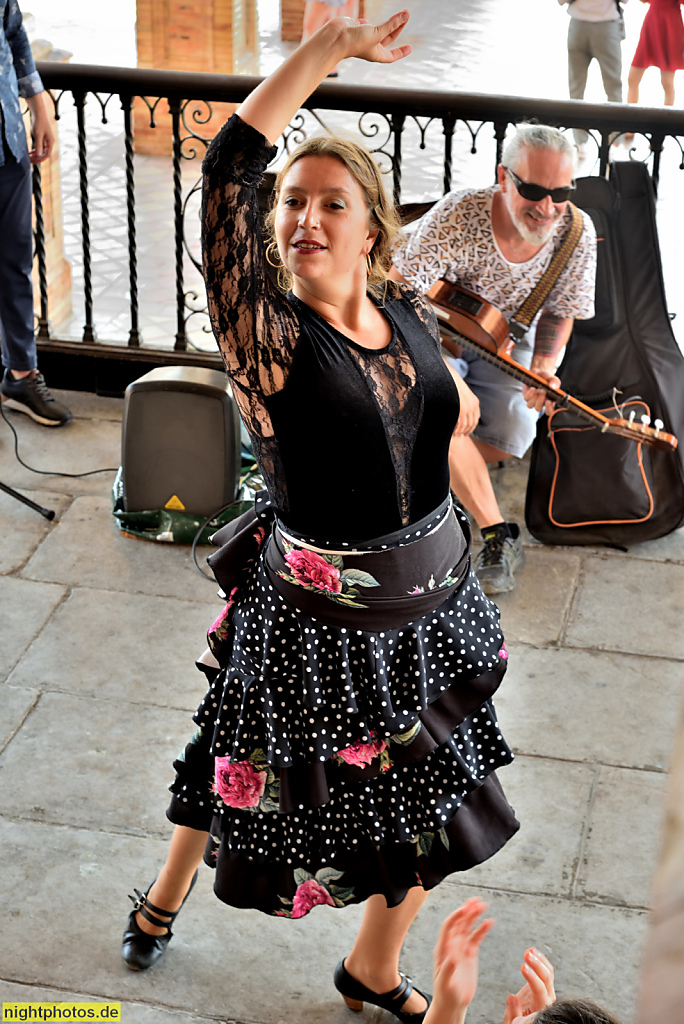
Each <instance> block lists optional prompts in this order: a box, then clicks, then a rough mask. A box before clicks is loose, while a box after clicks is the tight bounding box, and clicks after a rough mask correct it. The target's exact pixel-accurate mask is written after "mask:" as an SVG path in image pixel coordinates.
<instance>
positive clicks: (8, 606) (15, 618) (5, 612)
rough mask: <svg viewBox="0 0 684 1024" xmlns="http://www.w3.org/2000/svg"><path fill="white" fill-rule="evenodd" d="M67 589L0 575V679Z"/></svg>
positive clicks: (38, 630)
mask: <svg viewBox="0 0 684 1024" xmlns="http://www.w3.org/2000/svg"><path fill="white" fill-rule="evenodd" d="M66 593H67V590H66V587H60V586H55V585H54V584H52V583H34V582H32V581H31V580H22V579H17V578H16V577H14V576H0V609H1V612H0V621H1V622H2V629H0V680H1V679H5V678H6V677H7V675H8V674H9V672H10V671H11V669H12V668H14V665H15V664H16V662H17V661H18V660H19V658H20V657H21V655H22V654H23V653H24V651H25V650H26V648H27V647H28V645H29V644H30V643H31V641H32V640H33V639H34V637H35V636H36V635H37V634H38V633H39V632H40V630H41V629H42V627H43V626H44V625H45V623H46V622H47V620H48V619H49V618H50V616H51V615H52V613H53V612H54V610H55V608H56V607H57V605H58V604H59V603H60V601H62V599H63V598H64V595H65V594H66Z"/></svg>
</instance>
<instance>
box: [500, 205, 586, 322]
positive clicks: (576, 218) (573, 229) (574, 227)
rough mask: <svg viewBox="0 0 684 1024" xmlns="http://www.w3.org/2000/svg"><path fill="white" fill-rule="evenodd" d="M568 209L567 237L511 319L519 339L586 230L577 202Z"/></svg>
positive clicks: (549, 292) (547, 295) (553, 285)
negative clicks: (569, 214)
mask: <svg viewBox="0 0 684 1024" xmlns="http://www.w3.org/2000/svg"><path fill="white" fill-rule="evenodd" d="M568 209H569V210H570V213H571V215H572V220H571V222H570V226H569V227H568V229H567V231H566V232H565V237H564V238H563V241H562V243H561V246H560V249H558V251H557V252H556V254H555V255H554V257H553V259H552V260H551V262H550V263H549V265H548V267H547V268H546V270H545V271H544V273H543V274H542V276H541V277H540V279H539V281H538V282H537V284H536V286H535V287H534V288H533V289H532V291H531V292H530V294H529V295H528V296H527V298H526V299H525V301H524V302H523V304H522V306H521V307H520V309H519V310H518V312H517V313H516V314H515V316H513V317H512V319H511V321H510V324H509V327H510V332H511V334H512V335H513V337H514V338H517V339H518V340H520V338H522V337H524V335H525V334H526V333H527V331H528V329H529V326H530V324H531V323H532V321H533V320H534V318H535V316H536V315H537V313H538V312H539V310H540V309H541V308H542V306H543V305H544V303H545V302H546V300H547V299H548V297H549V295H550V294H551V292H552V290H553V288H554V287H555V285H556V282H557V280H558V278H559V277H560V275H561V274H562V272H563V270H564V269H565V267H566V266H567V262H568V260H569V259H570V256H571V255H572V253H573V250H574V248H575V246H576V245H577V243H578V242H579V240H580V237H581V235H582V231H583V230H584V220H583V218H582V214H581V213H580V211H579V210H578V209H577V207H576V206H575V204H574V203H568Z"/></svg>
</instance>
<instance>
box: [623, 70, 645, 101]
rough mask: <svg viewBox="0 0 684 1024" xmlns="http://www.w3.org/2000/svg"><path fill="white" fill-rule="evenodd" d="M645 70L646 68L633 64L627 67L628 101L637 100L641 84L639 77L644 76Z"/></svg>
mask: <svg viewBox="0 0 684 1024" xmlns="http://www.w3.org/2000/svg"><path fill="white" fill-rule="evenodd" d="M645 70H646V68H635V67H634V65H632V67H631V68H630V69H629V75H628V76H627V102H628V103H638V102H639V86H640V85H641V79H642V78H643V77H644V71H645Z"/></svg>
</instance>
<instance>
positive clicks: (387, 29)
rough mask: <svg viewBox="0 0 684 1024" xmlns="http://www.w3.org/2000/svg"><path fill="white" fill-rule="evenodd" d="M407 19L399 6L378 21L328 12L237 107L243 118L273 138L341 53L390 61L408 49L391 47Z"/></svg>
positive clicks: (332, 66)
mask: <svg viewBox="0 0 684 1024" xmlns="http://www.w3.org/2000/svg"><path fill="white" fill-rule="evenodd" d="M408 19H409V12H408V11H400V12H399V13H398V14H395V15H393V16H392V17H391V18H388V19H387V21H384V22H383V23H382V24H381V25H360V24H359V23H358V22H355V21H354V20H353V19H352V18H333V19H332V20H331V21H329V22H328V23H327V24H326V25H324V26H323V27H322V28H320V29H319V30H318V32H316V33H315V34H314V35H313V36H312V37H311V38H310V39H308V40H307V41H306V42H305V43H302V45H301V46H300V47H299V48H298V49H297V50H295V52H294V53H293V54H292V56H291V57H288V59H287V60H286V61H285V63H284V64H281V65H280V67H279V68H278V69H277V70H276V71H274V72H273V74H272V75H269V77H268V78H267V79H265V80H264V81H263V82H262V83H261V85H259V86H257V88H256V89H255V90H254V92H252V93H250V95H249V96H248V97H247V99H246V100H245V101H244V103H242V104H241V106H240V107H239V108H238V114H239V115H240V117H241V118H242V120H243V121H246V122H247V124H251V125H252V127H253V128H256V129H257V131H259V132H261V134H262V135H265V136H266V138H267V139H268V140H269V142H271V143H273V142H275V141H276V139H278V138H279V136H280V135H281V133H282V132H283V130H284V129H285V128H286V127H287V125H288V124H289V123H290V121H291V120H292V117H293V116H294V115H295V114H296V113H297V111H298V110H299V108H300V107H301V106H302V104H303V103H304V102H305V101H306V100H307V99H308V98H309V96H310V95H311V93H312V92H313V91H314V89H316V88H317V87H318V86H319V85H320V83H321V82H322V81H323V79H324V78H325V77H326V75H327V74H328V72H329V71H330V70H331V69H332V68H334V67H335V65H336V64H337V63H338V62H339V61H340V60H343V59H344V58H345V57H360V58H361V59H362V60H368V61H372V62H377V63H380V64H392V63H394V61H396V60H400V59H401V58H402V57H406V56H407V55H408V54H409V53H410V52H411V47H410V46H397V47H393V43H394V42H395V41H396V39H397V37H398V36H399V35H400V33H401V31H402V29H403V28H404V26H405V24H406V22H407V21H408Z"/></svg>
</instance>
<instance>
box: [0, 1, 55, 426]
mask: <svg viewBox="0 0 684 1024" xmlns="http://www.w3.org/2000/svg"><path fill="white" fill-rule="evenodd" d="M20 96H21V97H22V98H23V99H24V100H25V101H26V103H27V104H28V108H29V111H30V113H31V122H32V136H33V147H32V149H31V150H30V151H29V149H28V145H27V139H26V131H25V129H24V122H23V119H22V116H21V107H20V105H19V97H20ZM53 144H54V134H53V131H52V126H51V124H50V119H49V117H48V111H47V107H46V104H45V93H44V89H43V83H42V82H41V80H40V76H39V74H38V72H37V71H36V66H35V64H34V62H33V56H32V54H31V48H30V46H29V41H28V38H27V36H26V31H25V29H24V25H23V21H22V16H21V11H20V9H19V4H18V3H17V0H0V339H1V341H2V364H3V367H4V371H5V372H4V375H3V379H2V385H0V391H1V392H2V402H3V408H5V409H15V410H16V411H18V412H23V413H26V414H27V415H28V416H30V417H31V418H32V419H33V420H35V421H36V422H37V423H41V424H43V425H44V426H46V427H61V426H62V425H63V424H65V423H68V422H69V420H70V419H71V413H70V411H69V410H68V409H67V408H66V406H64V405H62V404H61V402H58V401H56V400H55V398H53V396H52V395H51V394H50V391H49V390H48V388H47V386H46V384H45V381H44V379H43V375H42V374H41V373H39V372H38V363H37V352H36V337H35V328H34V319H33V284H32V281H31V266H32V263H33V227H32V220H31V164H34V163H35V164H39V163H42V162H43V161H44V160H47V159H48V157H49V156H50V153H51V152H52V147H53Z"/></svg>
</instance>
